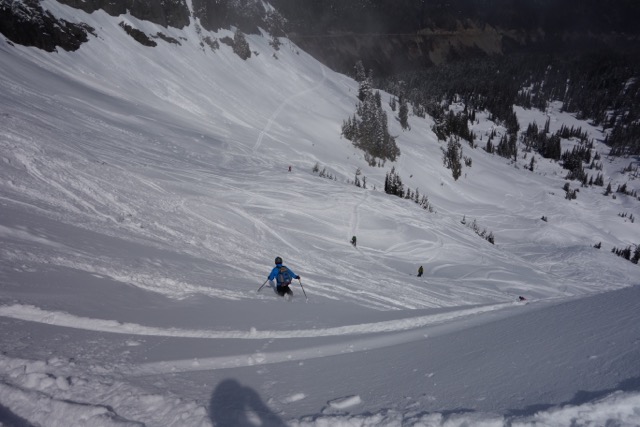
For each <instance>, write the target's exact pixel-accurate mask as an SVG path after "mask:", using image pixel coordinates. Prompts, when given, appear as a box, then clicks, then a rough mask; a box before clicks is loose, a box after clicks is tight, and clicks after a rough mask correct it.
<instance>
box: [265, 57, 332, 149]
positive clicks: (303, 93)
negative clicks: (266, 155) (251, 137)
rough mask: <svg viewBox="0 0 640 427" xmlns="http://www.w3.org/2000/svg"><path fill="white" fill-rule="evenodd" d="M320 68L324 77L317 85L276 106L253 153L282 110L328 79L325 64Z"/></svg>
mask: <svg viewBox="0 0 640 427" xmlns="http://www.w3.org/2000/svg"><path fill="white" fill-rule="evenodd" d="M320 70H321V71H322V79H321V80H320V81H319V82H318V83H317V84H316V85H314V86H312V87H310V88H308V89H305V90H303V91H300V92H298V93H295V94H293V95H290V96H289V97H288V98H286V99H285V100H284V101H282V103H281V104H280V105H279V106H278V108H276V111H274V112H273V114H272V115H271V117H269V119H268V120H267V124H266V125H265V127H264V128H263V129H262V130H261V131H260V135H258V139H257V140H256V144H255V145H254V146H253V154H256V153H257V152H258V149H259V148H260V146H261V145H262V140H263V139H264V137H265V136H266V135H267V134H268V133H269V130H270V129H271V126H272V125H273V123H274V122H275V120H276V118H277V117H278V115H280V113H281V112H282V110H283V109H284V107H286V106H287V105H288V104H289V103H290V102H291V101H293V100H294V99H296V98H299V97H301V96H304V95H306V94H308V93H311V92H313V91H314V90H317V89H318V88H320V87H321V86H322V85H323V84H324V82H325V80H326V79H327V75H326V72H325V69H324V66H323V65H320Z"/></svg>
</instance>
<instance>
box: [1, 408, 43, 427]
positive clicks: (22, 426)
mask: <svg viewBox="0 0 640 427" xmlns="http://www.w3.org/2000/svg"><path fill="white" fill-rule="evenodd" d="M0 426H3V427H35V426H34V425H33V424H31V423H30V422H29V421H27V420H25V419H24V418H21V417H19V416H17V415H16V414H14V413H13V412H11V411H10V410H9V409H8V408H6V407H4V406H2V405H0Z"/></svg>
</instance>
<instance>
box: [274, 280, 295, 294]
mask: <svg viewBox="0 0 640 427" xmlns="http://www.w3.org/2000/svg"><path fill="white" fill-rule="evenodd" d="M290 284H291V283H286V284H284V283H283V284H282V285H277V286H276V293H277V294H278V295H280V296H281V297H283V296H285V294H289V296H293V291H292V290H291V289H290V288H289V285H290Z"/></svg>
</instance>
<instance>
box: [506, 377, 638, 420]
mask: <svg viewBox="0 0 640 427" xmlns="http://www.w3.org/2000/svg"><path fill="white" fill-rule="evenodd" d="M616 391H623V392H629V391H640V377H635V378H629V379H626V380H624V381H622V382H620V383H619V384H618V385H617V386H616V387H614V388H608V389H604V390H596V391H584V390H578V392H576V394H575V395H574V396H573V399H571V400H568V401H566V402H562V403H553V404H549V403H540V404H536V405H530V406H527V407H526V408H522V409H512V410H510V411H508V412H507V414H506V415H507V416H514V417H523V416H531V415H534V414H535V413H536V412H539V411H546V410H548V409H550V408H555V407H560V406H565V405H571V406H580V405H584V404H585V403H589V402H593V401H594V400H597V399H600V398H603V397H605V396H608V395H610V394H611V393H613V392H616Z"/></svg>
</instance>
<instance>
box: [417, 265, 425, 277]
mask: <svg viewBox="0 0 640 427" xmlns="http://www.w3.org/2000/svg"><path fill="white" fill-rule="evenodd" d="M422 273H424V268H422V266H420V268H418V277H422Z"/></svg>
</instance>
